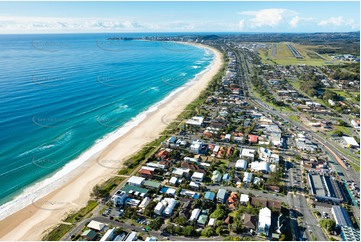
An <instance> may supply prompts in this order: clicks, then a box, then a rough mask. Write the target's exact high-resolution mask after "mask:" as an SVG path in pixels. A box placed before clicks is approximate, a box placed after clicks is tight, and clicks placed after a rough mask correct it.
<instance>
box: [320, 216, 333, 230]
mask: <svg viewBox="0 0 361 242" xmlns="http://www.w3.org/2000/svg"><path fill="white" fill-rule="evenodd" d="M320 225H321V226H322V228H324V229H327V231H328V232H331V231H333V230H335V228H336V222H335V220H332V219H321V220H320Z"/></svg>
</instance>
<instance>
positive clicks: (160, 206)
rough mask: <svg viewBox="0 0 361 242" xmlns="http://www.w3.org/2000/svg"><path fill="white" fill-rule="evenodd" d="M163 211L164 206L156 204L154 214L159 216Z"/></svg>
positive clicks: (160, 203)
mask: <svg viewBox="0 0 361 242" xmlns="http://www.w3.org/2000/svg"><path fill="white" fill-rule="evenodd" d="M164 209H165V205H164V203H163V202H162V201H160V202H158V203H157V206H155V208H154V213H155V214H157V215H161V214H162V212H163V210H164Z"/></svg>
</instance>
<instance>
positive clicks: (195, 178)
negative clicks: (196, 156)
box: [191, 172, 204, 182]
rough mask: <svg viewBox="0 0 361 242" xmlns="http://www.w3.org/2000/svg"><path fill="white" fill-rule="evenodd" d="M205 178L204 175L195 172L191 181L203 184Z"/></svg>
mask: <svg viewBox="0 0 361 242" xmlns="http://www.w3.org/2000/svg"><path fill="white" fill-rule="evenodd" d="M203 177H204V173H200V172H194V173H193V175H192V176H191V180H192V181H194V182H202V181H203Z"/></svg>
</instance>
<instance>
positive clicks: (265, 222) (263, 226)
mask: <svg viewBox="0 0 361 242" xmlns="http://www.w3.org/2000/svg"><path fill="white" fill-rule="evenodd" d="M270 227H271V210H270V209H269V208H267V207H265V208H262V209H261V210H260V211H259V216H258V229H257V232H258V233H259V234H260V233H264V234H265V235H266V236H268V232H269V228H270Z"/></svg>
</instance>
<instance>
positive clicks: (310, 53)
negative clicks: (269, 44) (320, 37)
mask: <svg viewBox="0 0 361 242" xmlns="http://www.w3.org/2000/svg"><path fill="white" fill-rule="evenodd" d="M292 45H293V47H294V48H296V50H297V51H298V52H299V53H300V54H301V55H302V56H303V59H297V58H296V57H294V56H293V54H292V52H291V51H290V50H289V49H288V47H287V43H286V42H282V43H278V44H277V52H276V56H275V57H274V56H272V48H271V49H267V50H264V49H263V50H260V51H259V54H260V57H261V58H262V61H263V63H266V64H270V65H274V64H281V65H299V64H306V65H311V66H321V65H326V64H331V63H333V61H332V60H331V58H330V57H329V56H327V55H322V57H323V58H321V57H320V56H318V55H317V54H315V52H314V50H313V49H315V48H317V47H316V46H309V45H301V44H294V43H292ZM335 63H336V62H335Z"/></svg>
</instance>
